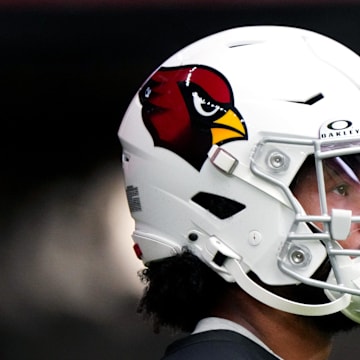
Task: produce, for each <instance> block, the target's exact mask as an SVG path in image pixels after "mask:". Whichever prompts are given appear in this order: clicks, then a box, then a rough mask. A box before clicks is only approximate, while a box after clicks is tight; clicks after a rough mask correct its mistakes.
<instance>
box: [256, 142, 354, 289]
mask: <svg viewBox="0 0 360 360" xmlns="http://www.w3.org/2000/svg"><path fill="white" fill-rule="evenodd" d="M352 140H353V141H344V140H341V141H336V140H331V141H329V140H311V139H309V140H304V139H293V138H277V137H267V138H264V139H263V140H262V141H261V142H260V143H259V144H258V146H257V149H256V151H255V153H254V156H253V157H252V159H251V165H250V168H251V171H252V172H253V173H254V174H255V175H257V176H259V177H261V178H263V179H265V180H266V181H268V182H270V183H272V184H274V185H275V186H277V187H279V188H280V189H281V190H282V192H283V193H284V194H285V196H286V198H287V200H288V201H289V203H290V205H291V207H292V208H293V210H294V213H295V219H294V223H293V225H292V227H291V230H290V231H289V234H288V236H287V238H286V241H285V243H284V244H283V247H282V250H281V251H280V252H279V257H278V266H279V268H280V269H281V270H282V271H283V272H284V273H285V274H287V275H289V276H290V277H292V278H294V279H296V280H297V281H299V282H301V283H304V284H307V285H310V286H315V287H319V288H323V289H327V290H330V291H335V292H339V293H342V294H351V295H357V296H360V289H355V288H352V287H349V286H345V285H344V283H345V282H344V281H343V279H342V276H341V271H340V270H339V264H338V260H337V256H348V257H360V250H350V249H342V248H340V247H339V245H338V243H337V241H336V240H335V239H334V238H333V236H332V231H331V227H332V225H334V223H336V222H337V221H338V222H339V221H340V223H341V222H344V221H349V222H350V224H351V223H359V222H360V216H352V214H351V213H349V211H346V210H345V213H344V212H342V209H336V210H335V211H334V212H333V213H332V214H328V207H327V199H326V189H325V180H324V166H323V160H324V159H329V158H333V157H338V156H344V155H350V154H356V153H360V143H359V142H354V139H352ZM267 144H271V145H274V147H276V145H277V146H279V147H281V145H300V146H302V147H305V148H306V147H308V148H309V149H313V150H312V151H309V154H311V153H313V154H314V159H315V169H316V174H317V176H316V178H317V185H318V191H319V202H320V210H321V215H307V214H306V213H305V212H304V209H303V208H302V206H301V204H300V203H299V202H298V201H297V199H296V198H295V197H294V195H293V193H292V192H291V190H290V188H289V187H288V185H286V184H284V182H283V181H281V180H280V177H277V176H276V172H271V171H264V168H263V166H261V165H260V166H259V164H258V163H257V160H255V157H256V153H257V151H258V150H259V149H261V148H263V147H265V146H266V145H267ZM341 216H344V218H345V220H342V219H341ZM302 223H303V225H304V224H306V225H307V224H313V223H322V224H323V229H322V230H321V231H320V230H319V232H309V233H303V232H301V231H299V230H298V229H300V228H301V227H300V226H299V225H300V224H302ZM309 240H310V241H311V240H318V241H321V242H322V243H323V244H324V246H325V248H326V251H327V254H328V257H329V260H330V263H331V266H332V270H333V272H334V276H335V279H336V284H330V283H328V282H325V281H321V280H316V279H312V278H309V277H305V276H303V275H302V274H301V273H300V272H299V271H298V269H299V266H291V264H290V263H289V261H288V260H286V259H289V258H290V259H291V258H292V259H294V262H295V263H296V261H298V264H299V263H300V262H301V261H303V259H302V257H304V258H305V257H306V256H307V255H309V256H311V254H306V246H304V247H302V246H301V242H302V241H309ZM295 243H296V244H295ZM297 244H300V245H299V246H298V245H297ZM295 265H296V264H295Z"/></svg>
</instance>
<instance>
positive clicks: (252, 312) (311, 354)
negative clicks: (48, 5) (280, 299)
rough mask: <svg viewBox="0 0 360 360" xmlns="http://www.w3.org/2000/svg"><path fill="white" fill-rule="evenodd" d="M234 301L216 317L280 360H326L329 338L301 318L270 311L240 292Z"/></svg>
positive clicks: (328, 351)
mask: <svg viewBox="0 0 360 360" xmlns="http://www.w3.org/2000/svg"><path fill="white" fill-rule="evenodd" d="M237 297H238V298H237V301H231V304H228V306H226V307H223V309H226V310H225V311H222V310H220V311H218V312H217V314H216V315H217V316H221V317H224V318H227V319H229V320H232V321H234V322H237V323H239V324H240V325H242V326H244V327H245V328H246V329H248V330H249V331H251V332H252V333H253V334H254V335H255V336H257V337H258V338H259V339H260V340H261V341H262V342H263V343H264V344H266V345H267V346H268V347H269V348H270V349H271V350H272V351H273V352H274V353H275V354H277V355H278V356H279V357H281V358H282V359H284V360H303V359H307V360H325V359H328V357H329V354H330V351H331V346H332V338H331V336H330V335H325V334H324V333H322V332H321V331H319V330H318V329H316V328H314V326H313V325H311V323H310V322H308V321H306V319H305V318H304V317H300V316H297V315H293V314H288V313H285V312H282V311H278V310H275V309H272V308H270V307H268V306H266V305H263V304H261V303H259V302H258V301H256V300H254V299H253V298H251V297H249V296H248V295H246V294H244V293H243V292H241V291H240V292H239V294H237ZM233 300H234V299H233Z"/></svg>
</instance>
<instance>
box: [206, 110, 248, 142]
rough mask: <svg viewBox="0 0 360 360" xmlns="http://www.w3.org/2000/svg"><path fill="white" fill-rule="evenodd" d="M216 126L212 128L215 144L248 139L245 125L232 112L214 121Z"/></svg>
mask: <svg viewBox="0 0 360 360" xmlns="http://www.w3.org/2000/svg"><path fill="white" fill-rule="evenodd" d="M214 125H215V127H213V128H211V134H212V143H213V144H218V143H220V142H223V141H224V140H229V139H234V140H235V139H236V138H238V139H239V138H244V137H246V129H245V126H244V124H243V123H242V121H241V119H240V118H239V117H238V116H237V115H236V114H235V113H234V112H233V111H232V110H228V111H227V112H226V114H225V115H224V116H222V117H221V118H220V119H218V120H216V121H214ZM216 125H219V126H216Z"/></svg>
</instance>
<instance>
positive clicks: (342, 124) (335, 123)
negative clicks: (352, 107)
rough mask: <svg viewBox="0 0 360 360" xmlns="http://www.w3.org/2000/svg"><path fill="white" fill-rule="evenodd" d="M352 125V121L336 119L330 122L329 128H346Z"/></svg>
mask: <svg viewBox="0 0 360 360" xmlns="http://www.w3.org/2000/svg"><path fill="white" fill-rule="evenodd" d="M350 126H352V122H351V121H349V120H336V121H333V122H332V123H330V124H329V125H328V126H327V128H328V129H330V130H345V129H347V128H349V127H350Z"/></svg>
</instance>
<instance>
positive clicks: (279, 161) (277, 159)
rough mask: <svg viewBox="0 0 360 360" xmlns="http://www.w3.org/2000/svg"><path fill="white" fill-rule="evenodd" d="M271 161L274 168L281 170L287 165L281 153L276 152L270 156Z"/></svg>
mask: <svg viewBox="0 0 360 360" xmlns="http://www.w3.org/2000/svg"><path fill="white" fill-rule="evenodd" d="M269 161H270V165H271V166H272V168H274V169H280V168H281V167H283V166H284V164H285V157H284V155H283V154H281V153H279V152H274V153H272V154H271V155H270V158H269Z"/></svg>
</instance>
